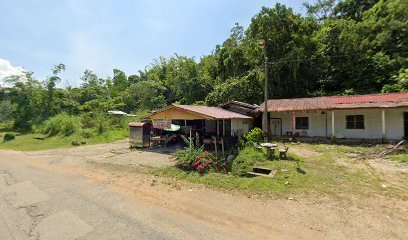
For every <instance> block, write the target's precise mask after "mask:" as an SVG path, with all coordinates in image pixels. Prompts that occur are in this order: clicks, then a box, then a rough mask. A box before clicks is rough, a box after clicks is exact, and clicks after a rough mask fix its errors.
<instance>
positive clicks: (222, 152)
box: [221, 138, 225, 158]
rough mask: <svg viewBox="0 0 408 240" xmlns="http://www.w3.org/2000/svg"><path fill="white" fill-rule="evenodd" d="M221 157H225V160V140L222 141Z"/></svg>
mask: <svg viewBox="0 0 408 240" xmlns="http://www.w3.org/2000/svg"><path fill="white" fill-rule="evenodd" d="M221 154H222V155H221V156H222V157H223V158H225V155H224V154H225V152H224V138H222V139H221Z"/></svg>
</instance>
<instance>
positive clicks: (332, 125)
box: [331, 110, 336, 137]
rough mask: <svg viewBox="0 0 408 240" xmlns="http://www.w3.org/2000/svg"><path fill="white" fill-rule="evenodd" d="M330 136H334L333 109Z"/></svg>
mask: <svg viewBox="0 0 408 240" xmlns="http://www.w3.org/2000/svg"><path fill="white" fill-rule="evenodd" d="M331 136H332V137H336V131H335V129H334V110H333V111H332V112H331Z"/></svg>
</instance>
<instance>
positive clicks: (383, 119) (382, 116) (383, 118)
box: [381, 109, 387, 141]
mask: <svg viewBox="0 0 408 240" xmlns="http://www.w3.org/2000/svg"><path fill="white" fill-rule="evenodd" d="M381 120H382V121H381V123H382V140H383V141H384V140H385V139H386V137H387V135H386V134H387V133H386V128H385V109H381Z"/></svg>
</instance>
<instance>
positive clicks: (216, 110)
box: [173, 105, 252, 119]
mask: <svg viewBox="0 0 408 240" xmlns="http://www.w3.org/2000/svg"><path fill="white" fill-rule="evenodd" d="M173 106H175V107H177V108H181V109H184V110H187V111H190V112H195V113H199V114H202V115H206V116H209V117H212V118H216V119H234V118H235V119H250V118H252V117H249V116H246V115H243V114H239V113H236V112H231V111H228V110H225V109H222V108H220V107H207V106H191V105H173Z"/></svg>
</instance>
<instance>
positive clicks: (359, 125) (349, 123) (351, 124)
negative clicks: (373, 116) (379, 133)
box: [346, 114, 365, 130]
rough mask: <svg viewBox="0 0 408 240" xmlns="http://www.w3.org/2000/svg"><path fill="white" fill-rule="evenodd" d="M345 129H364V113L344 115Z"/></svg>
mask: <svg viewBox="0 0 408 240" xmlns="http://www.w3.org/2000/svg"><path fill="white" fill-rule="evenodd" d="M359 118H360V119H359ZM346 129H350V130H364V129H365V118H364V115H362V114H355V115H346Z"/></svg>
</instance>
